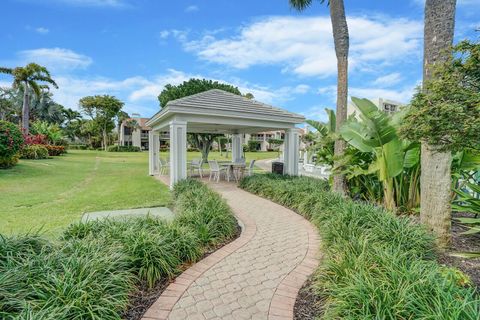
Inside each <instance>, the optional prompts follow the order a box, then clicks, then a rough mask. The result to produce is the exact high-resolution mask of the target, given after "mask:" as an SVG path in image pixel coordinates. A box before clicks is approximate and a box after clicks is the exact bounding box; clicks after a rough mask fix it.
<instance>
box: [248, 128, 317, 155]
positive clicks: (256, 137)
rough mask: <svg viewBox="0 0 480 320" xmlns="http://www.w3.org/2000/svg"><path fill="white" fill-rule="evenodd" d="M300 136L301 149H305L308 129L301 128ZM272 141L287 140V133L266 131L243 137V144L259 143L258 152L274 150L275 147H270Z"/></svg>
mask: <svg viewBox="0 0 480 320" xmlns="http://www.w3.org/2000/svg"><path fill="white" fill-rule="evenodd" d="M298 130H299V136H300V149H303V143H302V137H303V136H304V135H305V134H306V133H307V132H308V131H307V129H302V128H299V129H298ZM270 139H277V140H284V139H285V132H284V131H282V130H279V131H264V132H257V133H252V134H244V135H243V143H244V144H247V143H248V141H251V140H253V141H258V142H259V144H258V150H259V151H269V150H272V149H273V148H274V147H275V146H272V145H270V143H269V142H268V141H269V140H270Z"/></svg>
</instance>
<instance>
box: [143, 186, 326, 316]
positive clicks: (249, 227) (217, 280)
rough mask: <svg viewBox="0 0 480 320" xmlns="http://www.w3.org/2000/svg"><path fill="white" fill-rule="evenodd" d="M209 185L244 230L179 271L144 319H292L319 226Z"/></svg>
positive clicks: (232, 188) (234, 190) (228, 189)
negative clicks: (225, 202) (198, 260)
mask: <svg viewBox="0 0 480 320" xmlns="http://www.w3.org/2000/svg"><path fill="white" fill-rule="evenodd" d="M209 185H210V186H211V187H212V188H213V189H214V190H216V191H217V192H219V193H220V194H221V195H222V196H223V197H224V198H225V199H226V201H227V202H228V204H229V205H230V207H231V208H232V210H233V212H234V214H235V215H236V217H237V219H238V220H239V222H240V224H241V226H242V234H241V236H240V237H239V238H238V239H237V240H235V241H233V242H232V243H230V244H228V245H226V246H224V247H223V248H221V249H219V250H218V251H216V252H215V253H213V254H211V255H210V256H208V257H207V258H206V259H204V260H202V261H200V262H198V263H196V264H195V265H193V266H192V267H190V268H189V269H188V270H186V271H185V272H184V273H183V274H182V275H180V276H179V277H178V278H177V279H176V280H175V281H174V282H173V283H172V284H170V285H169V287H168V288H167V289H166V290H165V291H164V292H163V293H162V295H161V296H160V298H159V299H158V300H157V301H156V302H155V303H154V304H153V305H152V307H151V308H150V309H149V310H148V311H147V312H146V313H145V315H144V318H143V319H145V320H151V319H169V320H183V319H189V320H195V319H199V320H206V319H293V306H294V304H295V298H296V296H297V293H298V290H299V289H300V288H301V286H302V285H303V283H304V282H305V280H306V279H307V277H308V276H309V275H310V274H311V273H312V272H313V271H314V269H315V268H316V266H317V264H318V259H317V258H316V256H317V251H318V247H319V238H318V236H317V232H316V229H315V228H314V227H313V226H312V225H311V224H310V223H309V222H308V221H306V220H305V219H303V218H302V217H301V216H299V215H297V214H296V213H294V212H293V211H291V210H288V209H286V208H284V207H282V206H280V205H277V204H275V203H273V202H271V201H268V200H265V199H263V198H260V197H258V196H255V195H252V194H250V193H248V192H245V191H243V190H241V189H239V188H237V187H236V186H234V185H233V184H227V183H219V184H215V183H210V184H209Z"/></svg>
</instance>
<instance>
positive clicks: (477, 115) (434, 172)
mask: <svg viewBox="0 0 480 320" xmlns="http://www.w3.org/2000/svg"><path fill="white" fill-rule="evenodd" d="M450 52H451V51H450V50H449V51H447V53H448V55H447V53H445V55H447V56H446V57H445V58H444V61H443V62H442V61H437V63H436V64H435V66H434V67H430V69H429V72H430V74H429V77H428V79H425V80H424V83H423V88H422V89H421V90H418V92H417V93H416V94H415V96H414V98H413V99H412V102H411V105H410V108H409V112H408V114H407V116H406V117H405V121H404V123H403V128H402V133H403V134H404V135H405V136H406V137H408V138H409V139H419V140H421V141H422V145H424V146H422V180H421V196H422V198H421V210H420V214H421V221H422V222H423V223H425V224H426V225H427V226H428V227H429V228H430V229H431V230H432V231H433V232H434V233H435V234H436V235H437V237H438V243H439V245H440V246H441V247H445V246H446V245H447V244H448V242H449V239H450V225H451V212H450V211H451V208H450V200H451V186H452V179H451V176H452V175H451V173H450V171H451V168H453V173H454V174H453V176H454V177H455V179H454V180H453V182H454V183H453V185H454V186H455V185H456V183H458V180H459V179H458V177H457V176H458V173H459V172H458V170H462V171H463V170H465V169H463V168H462V167H466V169H467V170H466V171H467V172H469V171H472V170H473V171H476V170H478V169H477V168H478V160H477V159H478V150H480V143H479V141H480V63H479V62H480V43H476V44H474V43H471V42H469V41H463V42H461V43H460V44H458V45H457V46H455V47H454V50H453V54H451V53H450ZM424 149H426V151H425V150H424ZM452 152H454V153H456V156H455V158H457V159H455V161H454V163H453V165H452V156H451V154H452ZM474 154H477V156H475V157H473V155H474ZM458 157H460V159H462V160H464V161H458ZM464 157H468V158H469V159H468V160H467V159H466V158H464ZM431 161H435V162H431ZM469 164H470V165H472V164H473V165H474V166H473V167H472V166H469ZM455 170H457V171H455ZM424 172H425V174H426V175H425V176H424ZM463 180H465V181H467V182H468V181H469V180H470V179H469V177H468V175H467V177H463ZM427 187H429V188H432V189H434V190H435V191H436V193H435V194H430V192H431V191H430V190H424V188H427ZM447 198H448V199H447Z"/></svg>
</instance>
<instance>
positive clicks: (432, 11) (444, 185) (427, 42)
mask: <svg viewBox="0 0 480 320" xmlns="http://www.w3.org/2000/svg"><path fill="white" fill-rule="evenodd" d="M455 5H456V0H427V1H426V2H425V29H424V58H423V81H424V82H425V81H428V80H429V79H431V78H432V70H431V69H430V67H431V66H433V65H435V64H436V63H438V62H443V61H445V59H446V58H448V56H449V55H450V54H451V53H450V48H451V46H452V42H453V33H454V28H455ZM451 162H452V156H451V152H440V151H438V149H437V148H436V147H435V146H431V145H428V144H427V143H425V142H422V153H421V168H422V169H421V170H422V171H421V176H420V199H421V200H420V201H421V203H420V221H421V222H422V223H424V224H425V225H427V227H428V228H429V229H430V230H431V231H432V232H433V233H434V234H435V235H436V236H437V243H438V245H439V247H440V248H445V247H446V246H447V245H448V244H449V242H450V239H451V235H450V229H451V204H450V194H451V193H450V192H451V183H452V181H451V172H450V166H451Z"/></svg>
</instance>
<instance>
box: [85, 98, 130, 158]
mask: <svg viewBox="0 0 480 320" xmlns="http://www.w3.org/2000/svg"><path fill="white" fill-rule="evenodd" d="M79 104H80V108H81V110H82V111H83V112H85V114H87V115H88V116H89V117H90V118H92V120H93V121H94V122H95V123H96V124H97V125H98V127H99V128H100V131H101V133H102V137H103V143H102V144H103V148H104V149H105V151H106V150H107V146H108V133H109V132H110V131H112V130H113V128H114V127H115V122H114V121H113V119H114V118H115V117H116V116H117V114H118V113H119V112H120V110H121V109H122V107H123V102H122V101H120V100H118V99H117V98H115V97H114V96H109V95H102V96H100V95H96V96H88V97H84V98H82V99H80V102H79Z"/></svg>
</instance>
